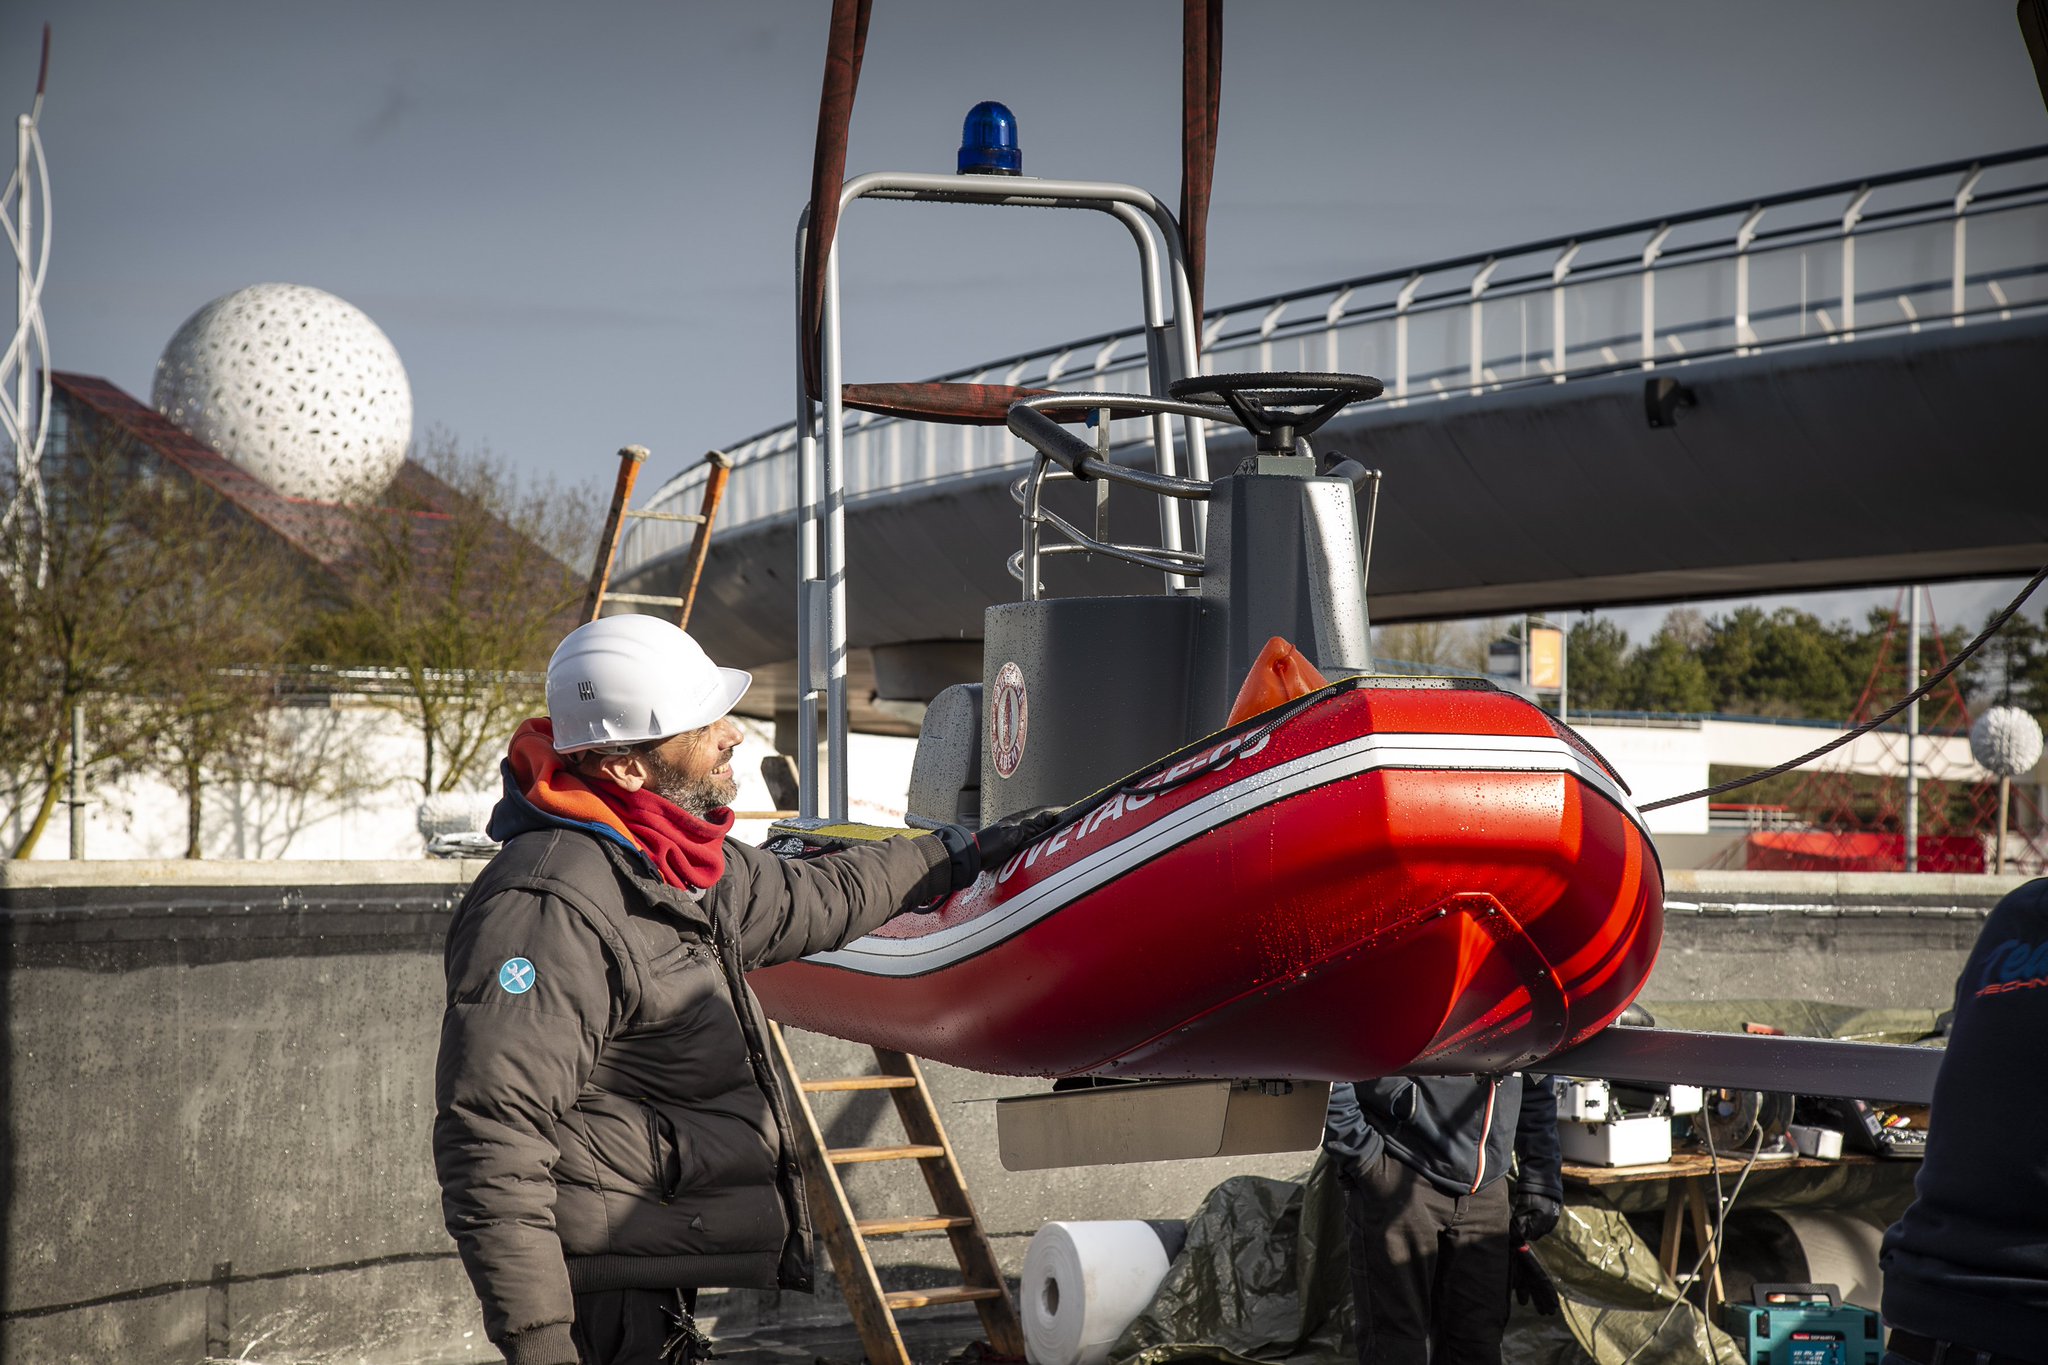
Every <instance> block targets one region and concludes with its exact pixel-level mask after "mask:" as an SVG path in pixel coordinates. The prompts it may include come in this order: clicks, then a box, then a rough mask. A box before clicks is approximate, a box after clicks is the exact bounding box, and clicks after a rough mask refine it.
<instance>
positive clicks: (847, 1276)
mask: <svg viewBox="0 0 2048 1365" xmlns="http://www.w3.org/2000/svg"><path fill="white" fill-rule="evenodd" d="M768 1036H769V1038H770V1039H771V1041H772V1046H773V1047H774V1050H775V1061H776V1064H777V1065H778V1066H779V1067H780V1068H781V1069H782V1074H783V1075H784V1076H786V1077H788V1078H789V1082H790V1084H789V1090H790V1095H791V1098H792V1100H793V1101H794V1102H795V1106H796V1109H797V1111H798V1113H799V1115H800V1116H801V1119H802V1121H801V1122H800V1123H799V1124H798V1125H797V1129H798V1132H797V1139H798V1143H799V1146H800V1147H801V1152H800V1155H801V1157H802V1159H803V1168H804V1186H805V1189H806V1190H807V1191H808V1193H809V1197H810V1205H811V1222H812V1223H813V1224H814V1225H815V1227H816V1229H817V1233H818V1237H819V1239H820V1240H821V1241H823V1242H824V1244H825V1247H826V1249H827V1250H828V1251H830V1252H831V1253H832V1268H833V1269H834V1271H836V1272H837V1273H838V1276H839V1286H840V1288H841V1290H843V1291H844V1292H845V1294H846V1306H847V1308H848V1309H849V1310H851V1311H852V1313H853V1323H854V1327H855V1328H856V1329H857V1330H858V1331H859V1332H860V1339H861V1345H862V1346H864V1347H865V1348H866V1350H867V1360H868V1365H910V1354H909V1352H908V1351H906V1350H905V1349H904V1346H903V1334H902V1332H901V1331H899V1330H898V1329H897V1326H896V1314H897V1312H898V1311H900V1310H902V1309H906V1308H932V1307H938V1306H940V1305H943V1304H953V1303H971V1304H973V1305H974V1307H975V1310H976V1311H977V1312H979V1313H980V1314H981V1326H982V1331H983V1332H984V1333H985V1334H986V1336H987V1338H988V1343H989V1345H990V1346H992V1347H994V1348H995V1349H996V1350H997V1351H998V1352H1000V1353H1002V1354H1004V1355H1010V1356H1022V1355H1023V1354H1024V1331H1023V1328H1022V1327H1021V1326H1020V1325H1019V1324H1018V1321H1017V1310H1016V1307H1015V1306H1014V1305H1013V1304H1012V1303H1011V1302H1010V1293H1009V1290H1008V1289H1007V1288H1006V1287H1005V1286H1004V1284H1003V1273H1002V1269H1001V1267H999V1266H998V1265H997V1264H996V1255H995V1249H994V1248H993V1247H991V1246H990V1245H989V1240H988V1234H987V1233H986V1232H985V1231H984V1230H983V1229H982V1226H981V1220H980V1219H979V1218H978V1217H977V1216H976V1215H975V1212H974V1201H973V1200H972V1199H970V1198H969V1197H968V1194H967V1179H966V1177H965V1176H964V1175H963V1174H962V1173H961V1170H960V1162H959V1160H958V1159H957V1158H956V1157H955V1156H954V1154H953V1145H952V1143H950V1142H948V1141H947V1140H946V1130H945V1127H944V1126H943V1125H942V1124H941V1123H940V1122H939V1111H938V1107H937V1106H936V1105H935V1104H933V1102H932V1094H931V1090H930V1089H929V1088H928V1087H927V1086H926V1085H925V1081H924V1072H923V1070H922V1069H921V1068H920V1067H919V1066H918V1064H917V1059H916V1058H914V1057H912V1056H910V1055H909V1054H907V1053H902V1052H894V1051H891V1050H890V1049H888V1048H881V1047H878V1048H875V1049H873V1051H874V1054H875V1066H876V1071H875V1074H873V1075H867V1076H845V1077H840V1078H836V1079H830V1080H810V1081H807V1080H804V1079H802V1078H801V1076H799V1074H798V1072H797V1069H796V1066H795V1063H794V1062H792V1061H791V1059H790V1055H789V1044H788V1042H787V1041H786V1040H785V1039H784V1038H783V1035H782V1026H781V1025H780V1024H777V1023H774V1022H773V1021H770V1023H769V1025H768ZM861 1090H880V1091H884V1092H886V1093H887V1095H888V1096H889V1098H890V1099H891V1100H892V1101H894V1102H895V1106H896V1116H897V1118H898V1119H899V1120H900V1121H901V1122H902V1125H903V1133H904V1136H905V1138H906V1139H907V1141H906V1142H905V1143H904V1145H902V1146H900V1147H827V1146H826V1145H825V1135H824V1132H823V1130H822V1129H820V1128H819V1127H818V1116H817V1112H816V1111H815V1110H814V1109H812V1107H811V1099H810V1097H811V1096H812V1095H817V1094H830V1093H844V1092H848V1091H861ZM871 1161H915V1162H916V1163H917V1168H918V1172H919V1174H921V1175H922V1176H923V1177H924V1183H925V1188H926V1189H928V1190H929V1191H930V1192H931V1197H932V1206H933V1209H934V1212H932V1213H930V1214H921V1215H916V1216H912V1217H907V1218H860V1217H857V1216H856V1215H855V1213H854V1211H853V1204H852V1203H851V1202H850V1201H849V1200H848V1198H847V1195H846V1185H845V1183H844V1182H842V1181H841V1180H840V1178H839V1168H840V1167H841V1166H851V1165H856V1164H860V1163H864V1162H871ZM918 1232H944V1233H945V1234H946V1237H947V1239H948V1241H950V1242H951V1244H952V1248H953V1259H954V1260H955V1261H956V1262H958V1263H959V1266H960V1277H961V1283H959V1284H957V1285H950V1286H946V1287H942V1288H935V1289H903V1290H895V1291H889V1290H884V1289H883V1288H882V1281H881V1279H880V1277H879V1276H877V1274H876V1273H875V1262H874V1258H873V1257H872V1256H870V1255H869V1254H868V1246H867V1243H868V1239H869V1238H871V1237H901V1236H904V1235H906V1234H910V1233H918Z"/></svg>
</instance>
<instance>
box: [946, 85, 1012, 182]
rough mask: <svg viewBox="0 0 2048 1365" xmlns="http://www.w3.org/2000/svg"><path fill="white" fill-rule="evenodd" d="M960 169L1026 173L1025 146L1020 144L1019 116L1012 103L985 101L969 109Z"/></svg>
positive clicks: (962, 131) (981, 172) (973, 172)
mask: <svg viewBox="0 0 2048 1365" xmlns="http://www.w3.org/2000/svg"><path fill="white" fill-rule="evenodd" d="M959 169H960V174H961V175H1022V174H1024V149H1023V148H1021V147H1019V146H1018V145H1017V116H1016V115H1015V114H1013V113H1011V112H1010V106H1008V105H1007V104H1002V103H999V102H998V101H996V100H983V101H982V102H981V103H980V104H977V105H975V106H974V107H973V108H972V109H969V110H968V111H967V121H966V122H965V123H964V124H962V125H961V127H960V163H959Z"/></svg>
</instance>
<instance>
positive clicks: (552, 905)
mask: <svg viewBox="0 0 2048 1365" xmlns="http://www.w3.org/2000/svg"><path fill="white" fill-rule="evenodd" d="M749 682H750V679H749V677H748V675H747V674H745V673H742V672H740V671H739V670H737V669H730V668H719V667H717V666H716V665H714V664H713V663H712V662H711V660H710V659H709V658H707V657H706V656H705V654H704V651H703V650H702V649H701V648H699V647H698V645H697V643H696V642H695V641H694V640H692V639H691V638H690V637H689V636H688V635H686V634H684V633H683V632H682V631H680V630H678V629H676V628H675V627H674V626H672V625H670V624H668V623H667V622H665V621H660V620H657V619H655V618H653V617H649V616H611V617H606V618H604V619H603V620H599V621H594V622H591V623H590V624H588V625H585V626H581V627H579V628H578V629H576V630H575V631H572V632H571V633H570V634H569V636H568V638H567V639H565V640H563V641H562V644H561V646H560V647H559V648H558V649H557V650H556V651H555V655H554V658H553V659H552V660H551V661H550V662H549V664H548V681H547V692H548V714H547V716H546V717H545V718H535V719H533V720H529V721H527V722H525V723H524V724H523V725H521V726H520V727H519V729H518V731H517V733H516V734H515V735H514V736H513V738H512V742H511V746H510V751H509V753H508V754H507V756H506V759H505V762H504V765H503V770H504V777H505V796H504V799H503V800H501V801H500V802H499V804H498V808H497V810H496V811H495V812H494V813H493V815H492V818H491V824H490V833H491V835H492V837H493V838H496V839H498V840H499V841H500V842H501V843H503V844H504V848H503V850H502V851H501V852H500V853H499V854H498V856H497V857H496V858H494V859H493V860H492V861H491V864H490V866H489V867H487V868H485V869H484V872H483V874H482V875H481V876H480V877H478V879H477V881H476V884H475V885H474V886H472V887H471V888H470V890H469V894H468V895H467V896H465V897H464V898H463V901H462V904H461V906H460V907H459V908H458V909H457V911H456V913H455V918H454V920H453V922H452V923H451V924H450V926H449V930H448V945H447V974H448V997H447V1010H446V1013H445V1015H444V1017H443V1022H442V1030H441V1052H440V1061H439V1065H438V1067H437V1068H436V1074H435V1097H436V1111H437V1112H436V1115H435V1120H434V1161H435V1166H436V1168H437V1170H438V1172H439V1175H440V1180H441V1194H442V1210H443V1213H444V1215H445V1217H446V1219H447V1223H448V1230H449V1232H450V1233H451V1234H452V1235H453V1236H454V1238H455V1240H456V1243H457V1245H458V1247H459V1248H460V1250H461V1253H462V1260H463V1265H464V1267H465V1268H466V1269H467V1270H468V1271H469V1275H470V1280H471V1283H472V1284H474V1285H475V1287H476V1291H477V1295H478V1297H479V1298H480V1299H481V1300H482V1302H483V1310H484V1327H485V1331H486V1333H487V1334H488V1335H489V1337H490V1339H491V1342H492V1343H493V1344H494V1345H495V1346H497V1347H498V1349H499V1350H500V1351H502V1352H503V1353H504V1355H505V1358H506V1360H507V1361H508V1362H509V1365H577V1363H578V1362H581V1363H582V1365H655V1363H656V1362H674V1361H684V1360H687V1359H689V1358H690V1356H691V1354H692V1352H693V1349H694V1348H695V1347H696V1346H699V1345H701V1344H702V1338H701V1337H699V1336H698V1335H697V1334H696V1330H695V1326H694V1322H693V1320H692V1318H691V1313H692V1311H693V1309H694V1306H695V1291H696V1290H697V1289H698V1288H701V1287H706V1286H719V1287H755V1288H776V1287H781V1288H789V1289H804V1290H808V1289H810V1288H811V1259H810V1228H809V1222H808V1217H807V1214H806V1205H805V1202H804V1194H803V1185H802V1176H801V1173H800V1171H799V1169H798V1166H797V1158H796V1148H795V1144H794V1142H793V1140H792V1129H791V1127H790V1121H789V1115H788V1113H787V1112H786V1110H785V1108H784V1104H783V1097H782V1092H781V1089H780V1087H779V1086H778V1085H777V1084H776V1081H775V1076H774V1073H773V1071H772V1070H771V1069H770V1066H769V1062H768V1056H767V1051H766V1046H765V1038H764V1029H765V1024H764V1020H763V1017H762V1014H761V1011H760V1007H759V1005H758V1004H757V1003H756V1002H755V1000H754V997H753V993H752V992H751V991H749V990H748V989H747V986H746V982H745V980H744V973H746V972H748V971H751V970H753V969H754V968H757V967H765V966H768V965H770V964H772V963H777V962H786V961H790V960H792V959H794V958H798V957H802V956H804V955H806V954H809V953H815V952H822V951H825V950H828V949H832V948H836V947H838V946H840V945H841V944H842V943H845V942H847V941H848V940H850V939H854V938H857V937H859V936H861V935H862V934H865V933H868V932H869V931H871V930H873V929H874V928H876V927H877V926H878V925H880V924H881V923H882V922H883V921H884V920H886V919H888V918H889V917H890V916H891V915H894V914H896V913H898V912H899V911H902V910H908V909H912V908H914V907H917V906H921V905H926V904H929V903H931V902H932V901H935V900H938V899H939V898H941V897H943V896H945V895H947V894H948V893H949V892H951V891H952V890H954V889H955V888H956V887H958V886H961V885H965V884H967V883H969V882H971V881H972V880H973V879H974V878H975V877H976V876H978V875H979V873H980V869H981V867H982V866H983V865H984V864H987V865H990V866H993V865H995V864H997V863H999V862H1001V861H1002V860H1004V859H1006V858H1008V857H1009V856H1010V855H1011V854H1012V853H1014V852H1016V850H1017V849H1018V848H1020V847H1022V846H1023V845H1024V844H1025V843H1027V842H1029V840H1030V838H1031V837H1032V835H1034V834H1035V833H1037V832H1039V831H1040V830H1042V829H1043V828H1045V825H1046V823H1047V820H1046V819H1045V818H1040V819H1036V820H1033V819H1018V820H1012V821H1009V822H1005V823H1003V824H999V825H995V826H991V827H990V828H988V829H984V830H981V831H980V832H978V833H973V832H969V831H967V830H964V829H959V828H951V829H945V830H940V831H936V832H935V833H934V835H932V836H929V837H916V838H900V839H888V840H884V841H882V842H880V843H877V844H875V845H873V846H871V847H866V848H859V849H853V850H849V851H847V852H845V853H840V854H836V855H833V856H831V857H828V858H823V859H818V860H815V861H810V862H794V861H786V860H784V859H780V858H777V857H775V856H773V855H772V854H768V853H765V852H763V851H761V850H759V849H756V848H752V847H750V846H748V845H745V844H741V843H737V842H734V841H732V840H729V839H727V838H726V835H727V834H728V833H729V832H730V831H731V829H732V822H733V814H732V810H731V809H730V806H729V803H730V802H731V800H732V799H733V796H734V794H735V793H736V791H737V789H738V786H737V783H736V782H735V781H734V778H733V770H732V757H733V751H734V750H735V749H736V748H737V747H738V746H739V742H740V730H739V727H738V726H737V725H735V724H734V723H733V722H732V720H731V719H730V718H729V713H730V712H731V710H732V708H733V706H734V705H735V704H736V703H738V701H739V699H740V697H741V695H742V694H744V693H745V692H746V690H747V686H748V683H749Z"/></svg>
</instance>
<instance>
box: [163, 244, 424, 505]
mask: <svg viewBox="0 0 2048 1365" xmlns="http://www.w3.org/2000/svg"><path fill="white" fill-rule="evenodd" d="M150 401H151V402H153V403H154V404H155V405H156V409H157V411H158V412H161V413H162V414H163V415H164V416H166V417H168V418H170V419H171V421H173V422H175V423H177V424H178V425H179V426H180V427H183V428H184V429H185V430H186V431H188V432H190V433H191V434H192V435H193V436H194V437H196V438H198V439H199V440H201V441H203V442H205V443H206V444H207V445H209V446H211V447H212V448H213V449H214V450H216V451H218V452H219V453H220V454H221V455H222V456H223V457H225V458H226V459H228V460H230V461H232V462H234V463H235V464H237V465H240V466H241V467H242V468H243V469H246V470H248V471H249V472H250V473H251V474H254V475H255V476H256V477H257V478H259V479H261V480H263V482H265V483H267V484H269V485H270V486H271V487H272V488H274V489H276V490H277V491H278V492H280V493H283V494H284V495H286V496H287V497H293V498H311V499H314V500H317V501H320V502H352V503H353V502H362V501H366V500H368V499H371V498H375V497H376V496H377V495H378V494H380V493H382V492H383V491H384V490H385V488H386V487H388V486H389V485H390V483H391V480H392V478H393V476H395V475H396V474H397V473H398V467H399V466H400V465H402V464H404V463H405V451H406V447H407V446H409V445H410V444H411V443H412V386H411V385H410V384H408V383H407V382H406V379H405V366H403V365H401V364H400V363H399V360H398V352H397V350H396V349H395V348H393V346H392V345H391V341H390V338H388V337H386V336H385V335H384V333H383V332H381V331H380V330H378V327H377V324H376V323H374V322H372V321H370V319H369V318H368V317H366V316H365V315H364V313H363V311H362V310H361V309H360V308H357V307H356V306H355V305H353V304H351V303H348V302H345V301H344V300H341V299H338V298H336V297H334V295H332V294H328V293H323V292H322V291H320V290H318V289H309V288H307V287H306V286H304V285H299V284H252V285H250V286H249V287H248V288H247V289H238V290H236V291H235V292H234V293H232V294H229V295H227V296H225V297H223V298H218V299H215V300H214V301H213V302H212V303H209V304H207V305H206V306H205V307H204V308H202V309H200V310H199V311H198V312H196V313H194V314H193V315H192V316H191V317H189V318H187V319H186V320H185V325H184V326H183V327H180V328H179V329H178V334H177V335H176V336H174V337H172V338H171V344H170V345H168V346H166V347H164V353H163V356H162V358H161V359H159V360H158V361H157V363H156V385H155V387H154V388H153V389H152V390H151V394H150Z"/></svg>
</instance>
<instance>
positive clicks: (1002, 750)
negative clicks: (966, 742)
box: [988, 663, 1031, 777]
mask: <svg viewBox="0 0 2048 1365" xmlns="http://www.w3.org/2000/svg"><path fill="white" fill-rule="evenodd" d="M1030 728H1031V699H1030V697H1029V696H1027V695H1026V694H1025V691H1024V670H1023V669H1021V668H1019V667H1017V665H1016V664H1014V663H1005V664H1004V665H1003V666H1002V668H1001V669H1000V670H998V671H997V673H996V687H995V692H994V694H993V695H991V696H990V697H989V700H988V748H989V753H990V754H992V755H994V757H995V760H996V775H997V776H998V777H1010V776H1013V775H1015V773H1016V771H1017V765H1018V764H1019V763H1022V762H1023V761H1024V737H1025V735H1026V734H1027V733H1028V732H1029V731H1030Z"/></svg>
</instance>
